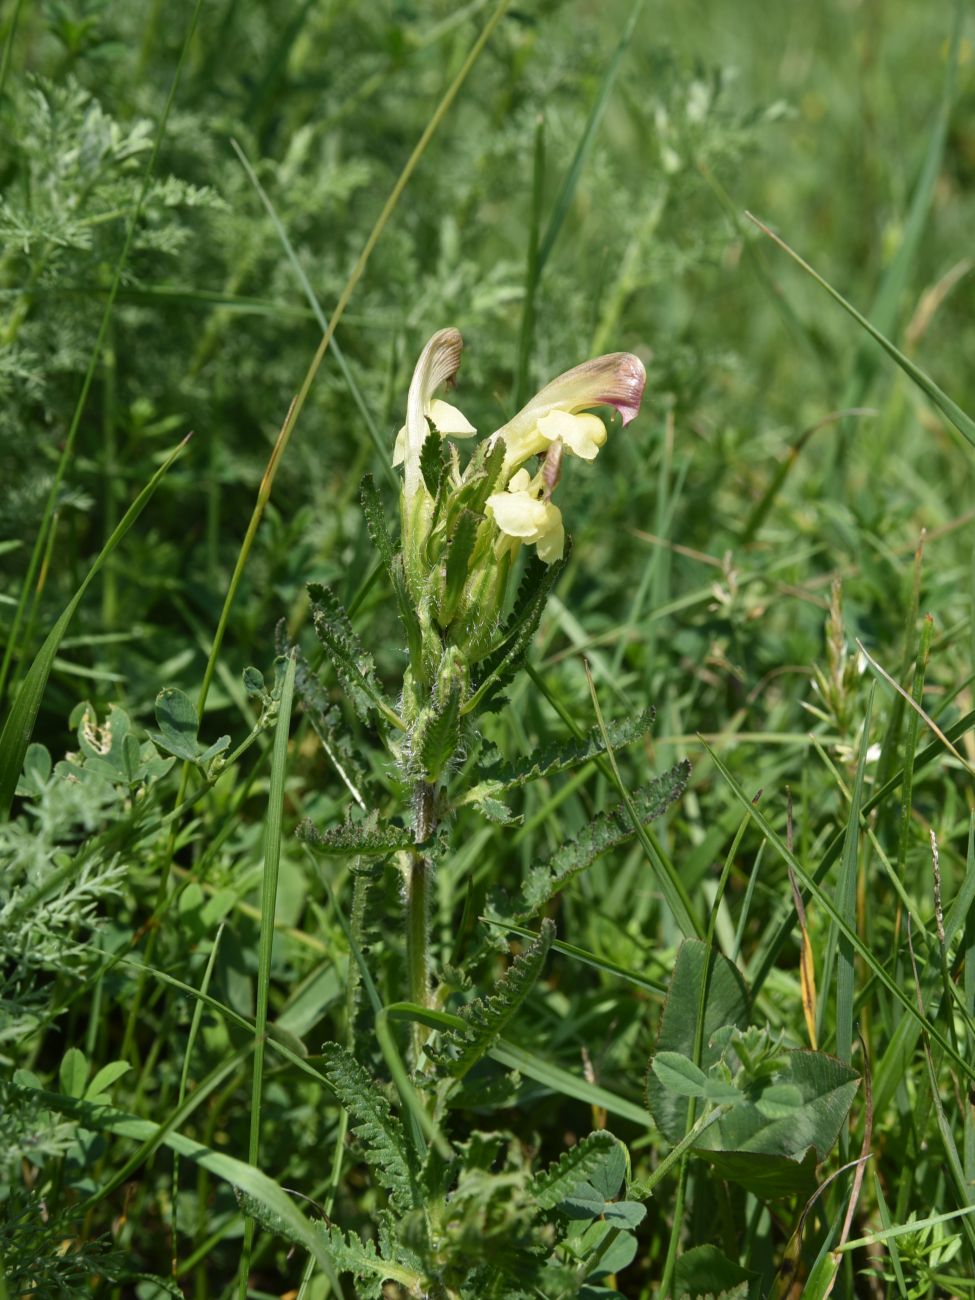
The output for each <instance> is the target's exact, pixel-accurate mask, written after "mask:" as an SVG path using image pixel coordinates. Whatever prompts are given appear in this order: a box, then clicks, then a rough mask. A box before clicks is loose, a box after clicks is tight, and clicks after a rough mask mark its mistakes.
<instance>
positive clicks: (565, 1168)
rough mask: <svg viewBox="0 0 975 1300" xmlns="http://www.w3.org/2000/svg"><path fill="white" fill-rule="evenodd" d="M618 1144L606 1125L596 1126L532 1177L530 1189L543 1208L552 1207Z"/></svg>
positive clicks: (548, 1208) (602, 1161)
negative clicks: (552, 1163) (603, 1127)
mask: <svg viewBox="0 0 975 1300" xmlns="http://www.w3.org/2000/svg"><path fill="white" fill-rule="evenodd" d="M618 1146H619V1141H618V1140H617V1139H616V1138H615V1137H613V1135H612V1133H608V1132H607V1131H606V1130H605V1129H597V1130H596V1131H595V1132H594V1133H589V1134H587V1135H586V1137H584V1138H583V1139H582V1141H581V1142H577V1143H576V1145H575V1146H574V1147H570V1148H569V1150H568V1151H564V1152H563V1153H562V1155H561V1156H560V1157H559V1159H558V1160H557V1161H556V1163H555V1164H554V1165H549V1167H548V1169H543V1170H542V1171H541V1172H540V1173H537V1174H536V1175H535V1177H534V1178H533V1179H532V1181H531V1184H530V1190H531V1192H532V1194H533V1195H534V1197H535V1200H536V1201H537V1202H538V1204H539V1205H540V1206H541V1208H542V1209H543V1210H552V1209H554V1208H555V1206H556V1205H558V1203H559V1202H560V1201H563V1200H565V1198H566V1197H567V1196H568V1195H569V1194H570V1192H572V1191H573V1189H574V1188H576V1187H578V1185H579V1184H580V1183H582V1182H585V1180H586V1179H587V1178H588V1177H589V1175H590V1174H591V1173H593V1172H594V1171H595V1170H596V1169H598V1168H599V1167H600V1165H602V1164H603V1163H604V1161H605V1160H606V1157H607V1156H608V1155H609V1154H610V1153H611V1152H613V1151H615V1150H616V1148H617V1147H618Z"/></svg>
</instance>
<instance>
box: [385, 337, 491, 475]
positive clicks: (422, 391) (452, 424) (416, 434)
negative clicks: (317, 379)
mask: <svg viewBox="0 0 975 1300" xmlns="http://www.w3.org/2000/svg"><path fill="white" fill-rule="evenodd" d="M463 348H464V340H463V339H462V338H461V336H460V331H459V330H455V329H445V330H438V331H437V333H436V334H434V336H433V337H432V338H431V339H430V340H429V342H428V343H427V345H426V347H425V348H424V349H423V351H422V352H421V353H420V358H419V360H418V361H417V363H416V369H415V370H414V371H413V379H412V381H411V383H410V392H409V396H408V398H407V402H406V423H405V424H404V425H403V428H402V429H401V430H400V432H399V435H398V436H397V439H396V446H395V448H394V451H393V464H394V465H400V464H402V466H403V490H404V494H405V496H406V498H407V500H409V499H411V498H412V497H413V496H415V494H416V493H417V491H419V489H420V487H421V486H422V483H423V476H422V474H421V473H420V452H421V450H422V448H423V444H424V442H425V441H426V438H427V435H428V434H429V432H430V426H429V424H428V423H427V416H429V417H430V419H431V420H432V421H433V423H434V425H435V427H436V428H437V429H438V430H439V432H440V433H442V434H445V435H446V434H449V435H450V436H451V437H453V438H469V437H470V436H471V435H472V434H473V433H475V432H476V430H475V429H474V427H473V425H471V424H470V423H468V421H467V420H466V419H465V418H464V416H463V415H461V413H460V411H458V410H457V408H456V406H451V405H450V403H449V402H444V401H441V400H440V399H439V398H436V397H434V393H435V392H436V391H437V389H438V388H439V387H440V386H441V384H446V383H449V382H450V380H452V379H453V377H454V375H456V373H457V371H458V369H459V368H460V354H461V352H462V351H463Z"/></svg>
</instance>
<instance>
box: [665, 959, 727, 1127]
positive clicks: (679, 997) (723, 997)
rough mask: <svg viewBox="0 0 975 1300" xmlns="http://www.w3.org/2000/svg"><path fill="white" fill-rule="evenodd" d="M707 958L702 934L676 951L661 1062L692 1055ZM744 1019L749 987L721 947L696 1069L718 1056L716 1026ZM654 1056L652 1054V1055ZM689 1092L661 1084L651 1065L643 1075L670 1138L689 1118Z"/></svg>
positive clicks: (704, 1068) (704, 1070) (690, 1058)
mask: <svg viewBox="0 0 975 1300" xmlns="http://www.w3.org/2000/svg"><path fill="white" fill-rule="evenodd" d="M706 959H707V945H706V944H705V943H703V942H702V941H701V940H700V939H685V940H684V942H683V943H682V944H681V946H680V948H679V949H678V951H677V961H676V962H675V964H674V974H673V976H672V978H671V981H670V989H669V991H668V993H667V1001H666V1003H665V1004H664V1011H663V1016H662V1017H661V1020H660V1033H659V1035H658V1036H657V1054H660V1053H663V1054H664V1059H665V1062H667V1061H670V1060H672V1058H673V1056H674V1055H675V1054H679V1055H680V1056H682V1057H684V1058H686V1059H687V1060H688V1061H689V1062H692V1061H693V1058H694V1046H695V1041H696V1034H697V1023H698V1018H699V1008H700V999H701V977H702V975H703V973H704V969H705V961H706ZM747 1023H748V992H747V990H746V988H745V982H744V980H743V979H742V977H741V975H740V974H739V972H738V968H737V967H736V966H735V965H734V964H733V963H732V962H730V961H728V959H727V957H724V956H722V954H721V953H714V954H712V960H711V968H710V978H709V981H708V989H707V999H706V1001H705V1006H704V1032H703V1037H702V1040H701V1041H702V1044H703V1046H702V1051H701V1061H700V1070H701V1073H702V1074H704V1075H706V1074H707V1071H708V1070H709V1069H710V1068H711V1066H712V1065H714V1064H715V1063H716V1062H717V1061H718V1060H719V1059H720V1057H721V1048H720V1047H719V1046H716V1045H715V1044H713V1042H712V1039H713V1037H714V1034H715V1032H716V1031H717V1030H718V1029H720V1028H722V1027H723V1026H725V1025H737V1026H742V1027H743V1026H745V1025H746V1024H747ZM654 1059H655V1060H656V1056H655V1058H654ZM688 1095H689V1094H687V1093H684V1094H682V1095H681V1094H677V1093H675V1092H673V1091H671V1090H670V1088H669V1087H667V1086H665V1084H664V1083H663V1082H662V1080H661V1079H660V1077H659V1076H658V1073H657V1071H656V1070H655V1069H652V1070H651V1072H650V1075H649V1076H648V1079H647V1104H648V1105H649V1107H650V1112H651V1114H652V1115H653V1117H654V1119H655V1120H656V1122H657V1127H658V1128H659V1129H660V1131H661V1132H662V1133H663V1134H664V1136H665V1137H666V1138H668V1139H669V1140H670V1141H671V1142H679V1141H680V1140H681V1138H682V1137H683V1136H684V1127H685V1124H686V1121H687V1102H686V1100H685V1099H684V1098H686V1097H687V1096H688Z"/></svg>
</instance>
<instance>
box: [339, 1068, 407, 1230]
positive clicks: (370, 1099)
mask: <svg viewBox="0 0 975 1300" xmlns="http://www.w3.org/2000/svg"><path fill="white" fill-rule="evenodd" d="M322 1055H323V1057H324V1060H325V1068H324V1073H325V1077H326V1078H327V1079H328V1081H329V1083H330V1084H331V1086H332V1088H333V1089H334V1091H335V1095H336V1096H337V1097H338V1099H339V1101H340V1102H341V1103H342V1105H343V1106H344V1107H345V1109H346V1110H347V1111H348V1112H349V1118H350V1119H351V1120H352V1132H353V1133H354V1134H355V1136H356V1137H357V1138H358V1139H359V1142H360V1143H361V1145H362V1150H363V1155H364V1156H365V1159H366V1161H367V1163H368V1164H369V1166H370V1167H371V1168H372V1169H373V1171H374V1172H375V1174H376V1176H377V1178H378V1180H379V1181H380V1183H381V1184H382V1186H383V1187H385V1189H386V1191H387V1192H388V1194H389V1199H390V1201H391V1203H392V1204H393V1205H394V1206H395V1207H396V1209H397V1210H399V1211H400V1212H401V1213H406V1212H407V1211H408V1210H413V1209H417V1208H418V1207H419V1206H421V1205H422V1204H423V1195H422V1191H421V1188H420V1181H419V1177H418V1171H417V1166H416V1161H415V1159H414V1155H413V1150H412V1148H411V1147H410V1146H409V1145H408V1143H407V1141H406V1134H405V1133H404V1131H403V1126H402V1124H401V1123H400V1121H399V1120H398V1119H397V1118H396V1116H395V1115H393V1113H392V1110H391V1109H390V1106H389V1102H387V1100H386V1098H385V1097H384V1096H383V1095H382V1092H381V1091H380V1089H379V1084H378V1083H377V1082H376V1080H375V1079H374V1078H373V1077H372V1075H371V1074H370V1073H369V1072H368V1070H366V1069H365V1067H364V1066H362V1065H360V1063H359V1062H358V1061H357V1060H356V1059H355V1057H354V1056H353V1055H352V1054H351V1052H347V1051H346V1050H345V1048H344V1047H340V1046H339V1045H338V1044H337V1043H326V1044H325V1047H324V1049H323V1052H322Z"/></svg>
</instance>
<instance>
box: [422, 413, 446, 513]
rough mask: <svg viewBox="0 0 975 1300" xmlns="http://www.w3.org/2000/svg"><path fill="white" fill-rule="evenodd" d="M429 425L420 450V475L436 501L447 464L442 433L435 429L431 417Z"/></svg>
mask: <svg viewBox="0 0 975 1300" xmlns="http://www.w3.org/2000/svg"><path fill="white" fill-rule="evenodd" d="M427 423H428V424H429V425H430V431H429V433H428V434H427V436H426V437H425V438H424V439H423V446H422V447H421V448H420V473H421V474H422V475H423V482H424V484H425V486H426V489H427V491H428V492H429V493H430V495H431V496H432V497H433V499H434V500H436V498H437V495H438V493H439V491H440V479H441V476H442V474H443V470H444V465H445V464H446V461H445V459H444V442H443V438H441V436H440V433H439V432H438V431H437V430H436V429H435V428H434V427H433V424H432V421H431V420H430V419H429V417H428V418H427Z"/></svg>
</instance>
